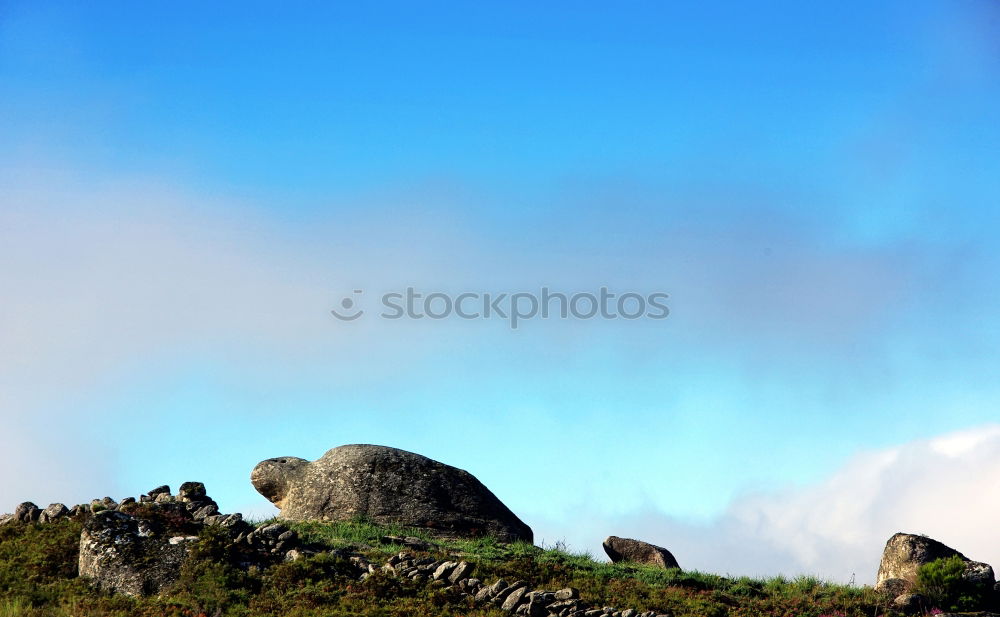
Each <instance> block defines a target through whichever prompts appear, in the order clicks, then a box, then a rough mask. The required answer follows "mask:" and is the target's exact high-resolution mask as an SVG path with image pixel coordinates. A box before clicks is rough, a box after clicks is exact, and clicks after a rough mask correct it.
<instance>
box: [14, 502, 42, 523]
mask: <svg viewBox="0 0 1000 617" xmlns="http://www.w3.org/2000/svg"><path fill="white" fill-rule="evenodd" d="M41 514H42V511H41V510H39V509H38V506H36V505H35V504H33V503H31V502H30V501H25V502H24V503H21V504H18V506H17V507H16V508H14V520H17V521H20V522H22V523H34V522H36V521H38V517H39V516H41Z"/></svg>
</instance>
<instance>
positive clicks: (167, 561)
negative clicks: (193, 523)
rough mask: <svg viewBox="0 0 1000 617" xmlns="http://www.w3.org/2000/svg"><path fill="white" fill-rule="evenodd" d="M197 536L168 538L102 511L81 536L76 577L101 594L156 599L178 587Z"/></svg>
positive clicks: (152, 526) (140, 522)
mask: <svg viewBox="0 0 1000 617" xmlns="http://www.w3.org/2000/svg"><path fill="white" fill-rule="evenodd" d="M197 539H198V538H197V537H196V536H183V535H177V536H172V535H170V534H169V533H167V532H166V531H165V530H164V529H162V528H161V526H159V525H157V524H156V523H155V522H152V521H148V520H144V519H140V518H135V517H133V516H131V515H129V514H125V513H124V512H115V511H113V510H104V511H101V512H98V513H97V514H95V515H94V516H93V517H91V518H90V519H89V520H88V521H87V522H86V523H85V524H84V527H83V532H82V533H81V534H80V576H81V577H83V578H86V579H89V580H90V581H91V582H92V584H93V585H94V586H96V587H97V588H99V589H102V590H104V591H111V592H115V593H122V594H126V595H130V596H141V595H150V594H156V593H159V592H160V591H162V590H163V589H164V588H165V587H167V586H168V585H171V584H173V583H174V582H175V581H177V579H178V577H179V576H180V568H181V564H183V562H184V559H185V558H186V557H187V554H188V548H189V547H190V545H191V543H192V542H193V541H195V540H197Z"/></svg>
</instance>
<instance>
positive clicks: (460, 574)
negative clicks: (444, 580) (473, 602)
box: [435, 561, 473, 585]
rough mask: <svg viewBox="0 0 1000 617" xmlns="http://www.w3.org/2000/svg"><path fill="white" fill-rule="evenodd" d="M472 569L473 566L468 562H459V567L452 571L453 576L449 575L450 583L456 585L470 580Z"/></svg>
mask: <svg viewBox="0 0 1000 617" xmlns="http://www.w3.org/2000/svg"><path fill="white" fill-rule="evenodd" d="M472 568H473V565H472V564H471V563H468V562H466V561H461V562H459V563H458V565H456V566H455V568H454V569H453V570H452V571H451V574H449V575H448V582H449V583H451V584H453V585H454V584H455V583H457V582H459V581H461V580H463V579H466V578H468V576H469V574H470V573H471V572H472ZM435 574H437V572H435Z"/></svg>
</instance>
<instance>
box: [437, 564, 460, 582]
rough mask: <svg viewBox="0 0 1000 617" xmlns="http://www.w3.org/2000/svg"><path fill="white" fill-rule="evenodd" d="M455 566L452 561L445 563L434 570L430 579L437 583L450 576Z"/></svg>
mask: <svg viewBox="0 0 1000 617" xmlns="http://www.w3.org/2000/svg"><path fill="white" fill-rule="evenodd" d="M457 565H458V564H457V563H455V562H454V561H446V562H444V563H442V564H441V565H439V566H438V567H437V569H436V570H434V574H432V575H431V578H432V579H434V580H436V581H439V580H441V579H443V578H445V577H446V576H448V575H449V574H451V571H452V570H454V569H455V566H457Z"/></svg>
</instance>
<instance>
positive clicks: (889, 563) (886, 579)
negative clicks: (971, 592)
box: [875, 533, 995, 593]
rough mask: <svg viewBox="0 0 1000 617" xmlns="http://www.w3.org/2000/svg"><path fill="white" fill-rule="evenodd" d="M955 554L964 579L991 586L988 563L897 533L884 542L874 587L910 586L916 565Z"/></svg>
mask: <svg viewBox="0 0 1000 617" xmlns="http://www.w3.org/2000/svg"><path fill="white" fill-rule="evenodd" d="M955 555H957V556H958V557H960V558H961V559H962V560H963V561H965V562H966V566H965V574H964V575H963V576H964V578H965V579H966V580H967V581H969V582H970V583H973V584H976V585H980V584H981V585H987V586H989V587H992V586H993V584H994V582H995V578H994V573H993V568H992V567H990V565H989V564H985V563H981V562H978V561H972V560H971V559H969V558H968V557H966V556H965V555H963V554H962V553H960V552H958V551H956V550H955V549H953V548H951V547H950V546H947V545H945V544H942V543H941V542H938V541H937V540H934V539H932V538H928V537H926V536H918V535H914V534H909V533H897V534H895V535H894V536H892V537H891V538H889V541H888V542H886V544H885V550H883V551H882V561H881V562H880V563H879V567H878V577H877V579H876V582H875V589H876V590H878V591H885V592H886V593H889V592H892V593H895V592H896V591H898V590H899V589H902V588H906V589H910V588H912V586H913V583H914V582H915V581H916V579H917V570H919V569H920V566H922V565H924V564H927V563H930V562H932V561H936V560H938V559H946V558H948V557H953V556H955Z"/></svg>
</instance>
